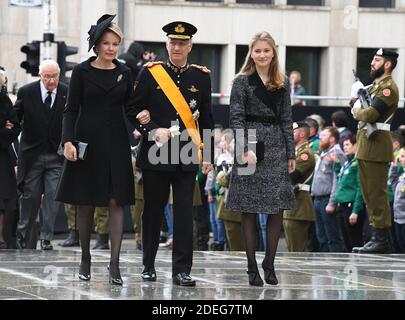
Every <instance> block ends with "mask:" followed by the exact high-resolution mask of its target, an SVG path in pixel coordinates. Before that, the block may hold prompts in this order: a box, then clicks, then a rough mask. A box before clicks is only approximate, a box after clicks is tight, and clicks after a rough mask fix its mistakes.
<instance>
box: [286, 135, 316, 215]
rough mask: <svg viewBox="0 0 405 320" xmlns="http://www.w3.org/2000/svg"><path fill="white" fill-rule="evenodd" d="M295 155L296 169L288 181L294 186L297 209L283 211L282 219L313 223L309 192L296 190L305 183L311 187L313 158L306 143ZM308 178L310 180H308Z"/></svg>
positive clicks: (313, 167)
mask: <svg viewBox="0 0 405 320" xmlns="http://www.w3.org/2000/svg"><path fill="white" fill-rule="evenodd" d="M295 155H296V160H295V161H296V168H295V171H294V172H293V173H291V174H290V180H291V182H292V184H293V185H294V186H295V188H294V189H295V197H296V202H297V207H296V208H295V209H294V210H285V211H284V219H286V220H301V221H315V210H314V206H313V203H312V199H311V195H310V193H309V191H304V190H298V189H297V185H298V184H304V183H305V184H307V185H311V180H312V177H311V175H312V173H313V172H314V169H315V156H314V154H313V153H312V151H311V148H310V146H309V143H308V142H306V143H304V144H303V145H301V146H299V147H298V148H297V149H296V150H295ZM310 177H311V179H309V178H310ZM308 179H309V180H308ZM307 180H308V181H307Z"/></svg>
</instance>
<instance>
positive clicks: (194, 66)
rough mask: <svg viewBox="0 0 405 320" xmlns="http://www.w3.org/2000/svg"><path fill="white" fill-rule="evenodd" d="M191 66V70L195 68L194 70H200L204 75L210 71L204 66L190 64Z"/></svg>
mask: <svg viewBox="0 0 405 320" xmlns="http://www.w3.org/2000/svg"><path fill="white" fill-rule="evenodd" d="M191 66H192V67H193V68H196V69H199V70H201V71H202V72H204V73H211V70H210V69H208V68H207V67H205V66H199V65H198V64H192V65H191Z"/></svg>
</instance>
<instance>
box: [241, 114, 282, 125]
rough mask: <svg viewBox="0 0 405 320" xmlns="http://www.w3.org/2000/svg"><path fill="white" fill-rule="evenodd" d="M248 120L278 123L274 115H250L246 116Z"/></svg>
mask: <svg viewBox="0 0 405 320" xmlns="http://www.w3.org/2000/svg"><path fill="white" fill-rule="evenodd" d="M246 121H248V122H260V123H270V124H277V123H278V122H277V120H276V119H275V118H274V117H270V116H253V115H248V116H246Z"/></svg>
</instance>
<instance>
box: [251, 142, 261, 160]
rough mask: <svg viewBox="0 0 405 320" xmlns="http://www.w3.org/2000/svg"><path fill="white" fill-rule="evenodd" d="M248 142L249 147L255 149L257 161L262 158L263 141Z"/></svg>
mask: <svg viewBox="0 0 405 320" xmlns="http://www.w3.org/2000/svg"><path fill="white" fill-rule="evenodd" d="M249 144H250V145H252V148H251V149H253V150H254V149H256V151H255V153H256V158H257V162H259V161H262V160H263V159H264V141H260V140H259V141H252V142H249Z"/></svg>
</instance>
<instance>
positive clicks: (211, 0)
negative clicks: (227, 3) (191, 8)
mask: <svg viewBox="0 0 405 320" xmlns="http://www.w3.org/2000/svg"><path fill="white" fill-rule="evenodd" d="M186 1H188V2H224V0H186Z"/></svg>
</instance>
